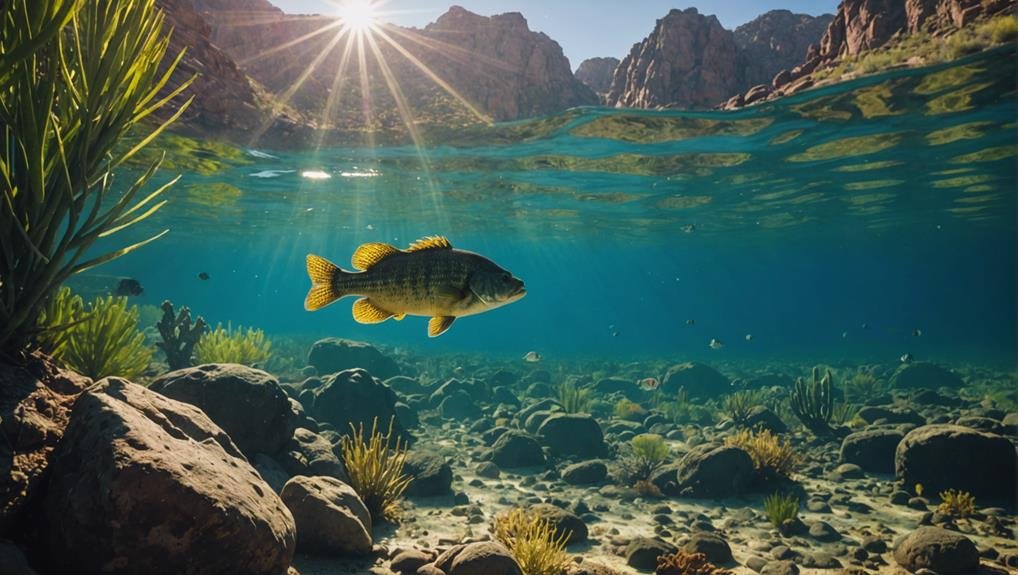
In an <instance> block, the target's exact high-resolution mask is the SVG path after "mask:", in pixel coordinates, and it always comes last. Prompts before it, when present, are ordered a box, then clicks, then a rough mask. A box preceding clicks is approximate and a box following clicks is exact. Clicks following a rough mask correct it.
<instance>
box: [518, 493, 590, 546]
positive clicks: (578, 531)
mask: <svg viewBox="0 0 1018 575" xmlns="http://www.w3.org/2000/svg"><path fill="white" fill-rule="evenodd" d="M530 510H531V511H532V512H534V513H536V514H537V515H538V516H540V517H541V518H542V519H544V520H545V521H547V522H548V523H549V524H550V525H551V526H552V527H554V528H555V537H563V536H566V545H572V544H574V543H583V542H584V541H586V540H587V525H586V523H584V522H583V520H582V519H580V518H579V516H577V515H576V514H575V513H573V512H572V511H569V510H566V509H562V508H561V507H557V506H555V505H552V504H550V503H538V504H537V505H533V506H531V508H530Z"/></svg>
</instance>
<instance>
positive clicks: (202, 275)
mask: <svg viewBox="0 0 1018 575" xmlns="http://www.w3.org/2000/svg"><path fill="white" fill-rule="evenodd" d="M198 279H200V280H201V281H206V280H208V279H209V274H207V273H205V272H198Z"/></svg>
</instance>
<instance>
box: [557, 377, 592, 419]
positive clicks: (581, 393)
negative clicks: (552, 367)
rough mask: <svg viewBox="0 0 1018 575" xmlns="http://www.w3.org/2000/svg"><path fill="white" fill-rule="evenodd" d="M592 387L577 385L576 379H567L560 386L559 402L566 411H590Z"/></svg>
mask: <svg viewBox="0 0 1018 575" xmlns="http://www.w3.org/2000/svg"><path fill="white" fill-rule="evenodd" d="M592 399H593V398H591V396H590V389H589V388H580V387H577V386H576V382H575V381H566V382H564V383H562V385H560V386H559V387H558V402H559V404H560V405H562V409H564V410H565V412H566V413H590V405H591V400H592Z"/></svg>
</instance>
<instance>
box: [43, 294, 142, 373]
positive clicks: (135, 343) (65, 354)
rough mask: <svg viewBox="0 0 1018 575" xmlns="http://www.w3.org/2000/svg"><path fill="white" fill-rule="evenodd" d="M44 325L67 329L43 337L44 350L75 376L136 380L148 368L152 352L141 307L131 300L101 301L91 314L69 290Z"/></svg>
mask: <svg viewBox="0 0 1018 575" xmlns="http://www.w3.org/2000/svg"><path fill="white" fill-rule="evenodd" d="M40 320H41V321H44V322H46V323H51V322H61V324H62V325H64V326H67V327H63V328H61V329H56V330H52V329H47V330H44V331H42V332H41V333H40V344H41V345H42V347H43V349H44V350H45V351H47V352H48V353H49V354H50V355H52V356H53V358H54V359H56V360H57V361H58V362H60V363H61V364H63V365H64V366H66V367H68V368H70V369H73V370H74V371H76V372H78V373H80V374H82V375H86V376H88V377H91V378H92V379H102V378H104V377H107V376H110V375H117V376H120V377H125V378H128V379H130V378H133V377H135V376H136V375H138V374H140V373H141V372H142V371H144V370H145V368H146V367H148V363H149V361H150V360H151V359H152V349H151V348H149V347H148V346H146V345H145V334H143V333H141V331H139V330H138V306H131V307H130V308H128V307H127V298H126V297H114V296H107V297H99V298H96V299H95V301H93V302H92V303H91V304H89V306H88V308H87V309H86V308H85V306H84V305H83V304H82V301H81V298H80V297H79V296H76V295H73V294H72V293H71V290H70V289H68V288H63V289H61V290H60V291H59V292H57V294H56V296H55V297H54V298H53V300H52V301H51V303H50V304H49V305H48V306H47V307H46V309H45V310H44V312H43V314H42V315H41V316H40Z"/></svg>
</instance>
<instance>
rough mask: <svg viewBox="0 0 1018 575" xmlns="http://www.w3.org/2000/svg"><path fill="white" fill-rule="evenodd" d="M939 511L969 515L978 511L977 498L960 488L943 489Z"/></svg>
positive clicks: (963, 515)
mask: <svg viewBox="0 0 1018 575" xmlns="http://www.w3.org/2000/svg"><path fill="white" fill-rule="evenodd" d="M937 511H938V512H940V513H942V514H944V515H950V516H952V517H968V516H969V515H972V514H973V513H975V512H976V498H975V497H973V495H972V494H971V493H969V492H968V491H962V490H960V489H948V490H947V491H941V492H940V505H938V506H937Z"/></svg>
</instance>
